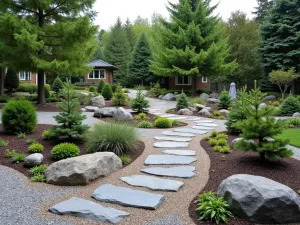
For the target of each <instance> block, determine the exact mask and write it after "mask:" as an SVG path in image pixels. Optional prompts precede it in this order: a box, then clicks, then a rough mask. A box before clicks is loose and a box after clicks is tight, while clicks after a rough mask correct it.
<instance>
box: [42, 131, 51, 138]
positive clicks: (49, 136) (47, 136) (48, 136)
mask: <svg viewBox="0 0 300 225" xmlns="http://www.w3.org/2000/svg"><path fill="white" fill-rule="evenodd" d="M42 138H43V139H45V140H51V139H52V138H53V137H52V132H51V130H44V131H43V134H42Z"/></svg>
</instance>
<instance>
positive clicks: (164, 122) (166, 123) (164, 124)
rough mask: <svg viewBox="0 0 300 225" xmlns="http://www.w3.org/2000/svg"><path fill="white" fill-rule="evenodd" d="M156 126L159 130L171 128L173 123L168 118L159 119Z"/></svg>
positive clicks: (155, 122) (155, 123)
mask: <svg viewBox="0 0 300 225" xmlns="http://www.w3.org/2000/svg"><path fill="white" fill-rule="evenodd" d="M154 126H155V127H157V128H170V127H172V122H171V120H169V119H168V118H158V119H156V120H155V121H154Z"/></svg>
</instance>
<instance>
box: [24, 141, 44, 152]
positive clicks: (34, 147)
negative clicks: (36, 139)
mask: <svg viewBox="0 0 300 225" xmlns="http://www.w3.org/2000/svg"><path fill="white" fill-rule="evenodd" d="M43 151H44V145H42V144H40V143H34V144H31V145H29V147H28V152H29V153H41V152H43Z"/></svg>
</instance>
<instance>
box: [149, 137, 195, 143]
mask: <svg viewBox="0 0 300 225" xmlns="http://www.w3.org/2000/svg"><path fill="white" fill-rule="evenodd" d="M154 139H155V140H159V141H178V142H189V141H191V140H192V138H177V137H154Z"/></svg>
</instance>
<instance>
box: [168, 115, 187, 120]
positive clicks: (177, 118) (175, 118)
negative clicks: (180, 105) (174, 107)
mask: <svg viewBox="0 0 300 225" xmlns="http://www.w3.org/2000/svg"><path fill="white" fill-rule="evenodd" d="M186 118H188V117H186V116H175V117H170V120H184V119H186Z"/></svg>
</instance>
